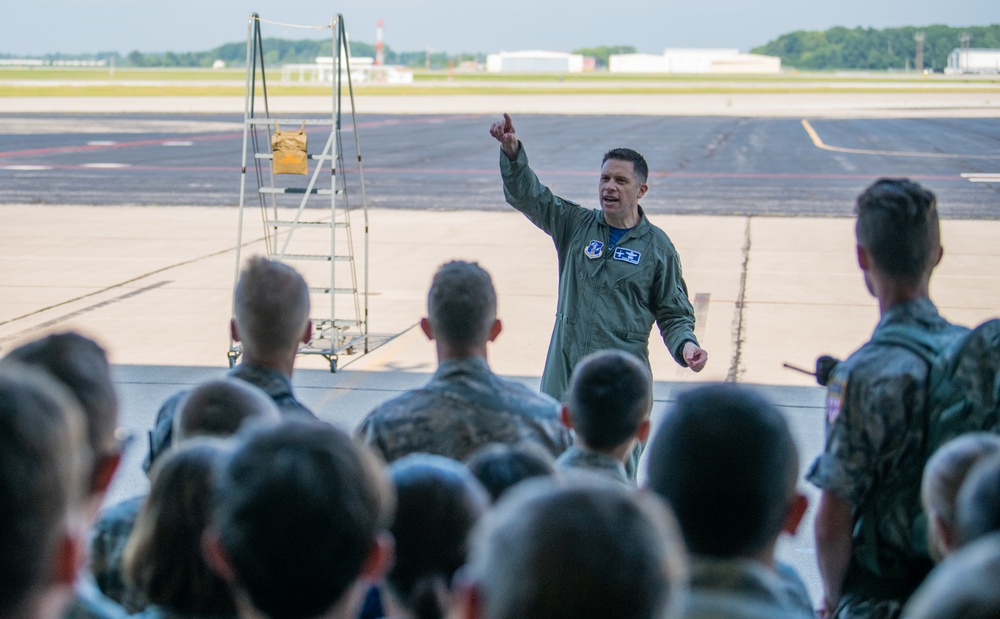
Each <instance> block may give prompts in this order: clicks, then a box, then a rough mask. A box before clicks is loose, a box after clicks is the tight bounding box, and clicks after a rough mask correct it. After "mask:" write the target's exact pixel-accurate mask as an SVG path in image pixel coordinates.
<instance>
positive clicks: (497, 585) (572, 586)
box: [467, 479, 685, 619]
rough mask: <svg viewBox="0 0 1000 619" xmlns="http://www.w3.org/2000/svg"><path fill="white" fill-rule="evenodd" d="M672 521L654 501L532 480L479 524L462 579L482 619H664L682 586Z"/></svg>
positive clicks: (603, 487) (604, 487)
mask: <svg viewBox="0 0 1000 619" xmlns="http://www.w3.org/2000/svg"><path fill="white" fill-rule="evenodd" d="M672 521H673V519H672V518H671V517H670V514H669V510H667V509H666V507H665V506H664V505H663V504H662V502H661V501H659V500H658V499H657V498H656V497H654V496H651V495H643V494H639V493H635V492H630V491H628V490H627V489H625V488H618V487H613V486H610V485H608V484H600V485H580V486H575V487H569V488H560V487H558V485H557V484H556V483H555V482H554V481H553V480H550V479H540V480H530V481H527V482H525V483H524V484H522V485H521V486H519V487H518V488H515V489H513V490H512V491H511V492H510V493H509V494H508V495H507V496H505V497H504V499H503V500H501V501H500V502H499V503H498V504H497V506H496V507H495V508H494V510H493V511H491V512H490V513H488V514H487V515H486V516H484V517H483V519H482V520H480V522H479V524H478V525H477V527H476V530H475V532H474V534H473V539H472V548H471V552H470V557H469V564H468V566H467V578H469V579H470V580H471V581H472V583H473V584H474V585H475V586H477V587H478V588H479V589H480V591H481V598H482V603H483V607H484V610H485V612H484V613H483V616H484V617H485V618H486V619H556V618H563V617H566V618H569V617H572V618H574V619H589V618H591V617H592V618H594V619H597V618H602V619H603V618H605V617H616V618H617V619H654V618H660V617H663V616H666V613H668V611H669V609H670V608H671V605H672V603H674V602H676V600H677V599H678V598H679V597H680V593H681V591H683V589H684V582H685V575H684V562H685V556H684V549H683V544H682V543H681V542H680V539H679V535H678V534H677V531H676V529H675V527H674V525H673V522H672Z"/></svg>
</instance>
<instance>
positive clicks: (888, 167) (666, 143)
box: [0, 114, 1000, 219]
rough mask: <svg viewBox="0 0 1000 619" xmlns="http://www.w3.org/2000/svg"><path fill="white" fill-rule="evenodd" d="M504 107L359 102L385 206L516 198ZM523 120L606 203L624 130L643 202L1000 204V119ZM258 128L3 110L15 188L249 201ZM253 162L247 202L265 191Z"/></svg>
mask: <svg viewBox="0 0 1000 619" xmlns="http://www.w3.org/2000/svg"><path fill="white" fill-rule="evenodd" d="M493 120H495V118H494V117H493V116H492V115H490V116H486V115H413V116H409V115H359V116H358V127H359V128H358V135H359V136H360V141H361V151H362V155H363V162H364V173H365V187H366V190H367V196H368V203H369V205H370V206H372V207H384V208H398V209H430V210H459V209H477V210H495V209H505V208H508V207H507V206H506V204H505V203H504V200H503V192H502V189H501V185H500V180H499V175H498V171H497V157H498V149H497V144H496V142H495V141H494V140H493V139H492V138H491V137H490V136H489V135H488V133H487V129H488V127H489V125H490V123H491V122H493ZM344 121H345V131H344V133H343V134H342V139H343V145H344V151H345V154H346V157H345V159H346V160H347V161H348V162H349V163H348V172H347V175H346V177H345V178H346V180H347V182H348V188H349V195H350V196H351V200H352V204H354V205H356V204H359V203H360V196H359V195H358V193H357V187H358V177H357V173H356V169H353V170H352V169H351V166H352V165H353V161H354V140H353V130H352V128H351V126H350V118H349V117H345V119H344ZM514 121H515V125H516V127H517V130H518V133H519V135H520V136H521V138H522V140H523V143H524V145H525V148H526V150H527V152H528V154H529V156H530V159H531V161H532V165H533V167H534V168H535V169H536V171H537V172H538V173H539V176H540V177H541V178H542V181H543V182H545V183H547V184H548V185H549V186H550V187H552V188H553V190H554V191H556V193H558V194H560V195H562V196H564V197H566V198H569V199H572V200H575V201H579V202H581V203H583V204H584V205H587V204H596V201H595V197H596V188H597V171H598V169H599V167H600V157H601V154H602V153H603V152H604V151H605V150H607V149H609V148H612V147H615V146H623V145H624V146H629V147H632V148H635V149H636V150H639V151H640V152H642V153H643V154H644V155H645V156H646V158H647V160H648V161H649V164H650V172H651V173H650V181H649V184H650V191H649V193H648V194H647V195H646V197H645V198H644V199H643V201H642V205H643V207H644V208H645V209H646V210H648V211H650V212H655V213H681V214H706V215H775V216H797V215H810V216H834V217H842V216H849V215H850V214H851V211H852V208H853V200H854V198H855V196H856V195H857V194H858V193H859V192H860V191H861V190H862V189H863V188H864V187H865V186H866V185H868V184H869V183H870V182H871V181H872V180H874V179H875V178H877V177H880V176H907V177H910V178H913V179H915V180H918V181H919V182H921V183H923V184H924V185H925V186H927V187H929V188H930V189H932V190H933V191H934V192H935V193H937V195H938V199H939V204H940V208H941V212H942V215H943V216H944V217H946V218H955V219H998V218H1000V199H998V198H1000V119H997V118H984V119H948V118H934V119H812V120H810V119H794V118H729V117H648V116H546V115H525V116H521V117H516V118H515V119H514ZM308 133H309V136H310V152H314V151H317V150H319V149H321V148H322V144H323V143H324V141H325V139H326V137H327V136H328V135H329V133H328V129H326V128H324V127H321V126H310V127H309V128H308ZM242 141H243V132H242V116H237V115H191V114H184V115H151V114H128V115H114V116H110V115H100V114H16V115H14V114H4V115H0V203H7V204H21V203H24V204H33V203H34V204H85V205H133V204H134V205H192V206H236V205H237V204H238V203H239V189H240V182H241V178H240V165H241V152H242ZM963 175H964V176H963ZM250 176H251V178H250V184H249V185H248V187H249V194H248V198H247V203H248V204H256V203H257V197H256V185H255V181H254V178H253V175H252V174H251V175H250ZM283 180H284V179H283ZM290 182H291V183H293V184H294V183H295V182H301V183H302V184H303V185H304V183H305V181H304V179H299V178H296V179H294V180H292V181H290ZM295 204H297V201H295Z"/></svg>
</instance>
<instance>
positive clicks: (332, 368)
mask: <svg viewBox="0 0 1000 619" xmlns="http://www.w3.org/2000/svg"><path fill="white" fill-rule="evenodd" d="M330 373H331V374H336V373H337V360H336V359H330Z"/></svg>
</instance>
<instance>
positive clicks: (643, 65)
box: [608, 48, 781, 74]
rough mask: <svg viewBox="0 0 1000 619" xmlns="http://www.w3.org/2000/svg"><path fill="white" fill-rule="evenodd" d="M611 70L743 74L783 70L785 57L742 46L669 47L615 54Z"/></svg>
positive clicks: (624, 71) (611, 58)
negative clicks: (660, 50) (742, 49)
mask: <svg viewBox="0 0 1000 619" xmlns="http://www.w3.org/2000/svg"><path fill="white" fill-rule="evenodd" d="M608 71H610V72H611V73H743V74H768V73H780V72H781V58H778V57H777V56H763V55H760V54H742V53H740V50H738V49H698V48H694V49H667V50H665V51H664V52H663V54H662V55H657V54H613V55H612V56H611V57H610V58H609V59H608Z"/></svg>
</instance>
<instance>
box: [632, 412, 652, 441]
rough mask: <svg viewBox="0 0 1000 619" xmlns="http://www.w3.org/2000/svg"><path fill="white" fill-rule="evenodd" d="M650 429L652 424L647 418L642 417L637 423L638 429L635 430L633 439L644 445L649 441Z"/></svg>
mask: <svg viewBox="0 0 1000 619" xmlns="http://www.w3.org/2000/svg"><path fill="white" fill-rule="evenodd" d="M651 429H652V423H650V421H649V417H643V419H642V421H640V422H639V427H638V428H636V431H635V438H636V439H637V440H638V441H639V442H640V443H645V442H646V441H647V440H649V432H650V430H651Z"/></svg>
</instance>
